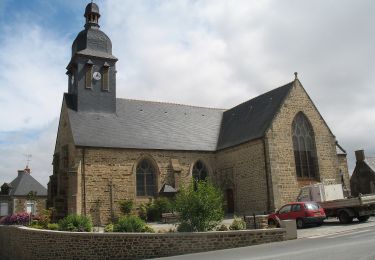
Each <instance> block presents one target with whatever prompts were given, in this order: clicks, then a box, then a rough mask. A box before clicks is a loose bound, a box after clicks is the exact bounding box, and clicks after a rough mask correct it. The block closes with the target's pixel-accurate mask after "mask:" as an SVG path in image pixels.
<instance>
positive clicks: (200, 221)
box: [175, 181, 224, 231]
mask: <svg viewBox="0 0 375 260" xmlns="http://www.w3.org/2000/svg"><path fill="white" fill-rule="evenodd" d="M175 209H176V211H177V212H178V213H179V216H180V220H181V224H180V227H179V228H178V230H179V231H208V230H213V229H214V228H215V227H216V226H217V225H218V224H219V223H220V222H221V221H222V219H223V217H224V210H223V194H222V192H221V191H220V190H219V189H218V188H216V187H215V186H214V185H213V184H211V183H210V182H208V181H198V182H195V181H194V182H191V183H190V184H189V185H188V186H187V187H182V188H181V189H180V191H179V193H178V194H177V196H176V201H175Z"/></svg>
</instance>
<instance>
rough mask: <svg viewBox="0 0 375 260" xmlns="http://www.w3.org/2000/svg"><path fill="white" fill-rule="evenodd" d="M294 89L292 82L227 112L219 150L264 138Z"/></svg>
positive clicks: (222, 127) (224, 115) (220, 136)
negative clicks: (286, 98)
mask: <svg viewBox="0 0 375 260" xmlns="http://www.w3.org/2000/svg"><path fill="white" fill-rule="evenodd" d="M292 87H293V82H290V83H288V84H286V85H284V86H282V87H279V88H276V89H274V90H271V91H269V92H267V93H264V94H262V95H260V96H258V97H256V98H253V99H251V100H249V101H247V102H244V103H242V104H239V105H238V106H236V107H234V108H232V109H229V110H227V111H225V112H224V114H223V120H222V124H221V130H220V135H219V141H218V146H217V148H218V150H220V149H223V148H227V147H231V146H234V145H238V144H241V143H243V142H246V141H250V140H254V139H257V138H260V137H263V136H264V134H265V132H266V130H267V129H268V127H269V126H270V124H271V123H272V120H273V118H274V117H275V115H276V113H277V112H278V110H279V108H280V106H281V104H282V103H283V101H284V99H285V97H286V96H287V94H288V93H289V91H290V89H291V88H292Z"/></svg>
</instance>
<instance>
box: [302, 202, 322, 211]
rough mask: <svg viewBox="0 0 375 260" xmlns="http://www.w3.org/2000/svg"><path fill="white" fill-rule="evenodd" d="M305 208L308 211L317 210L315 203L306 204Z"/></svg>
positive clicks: (317, 206)
mask: <svg viewBox="0 0 375 260" xmlns="http://www.w3.org/2000/svg"><path fill="white" fill-rule="evenodd" d="M305 208H306V209H308V210H319V205H318V204H315V203H306V204H305Z"/></svg>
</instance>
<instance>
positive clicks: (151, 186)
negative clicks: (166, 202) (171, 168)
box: [136, 159, 156, 196]
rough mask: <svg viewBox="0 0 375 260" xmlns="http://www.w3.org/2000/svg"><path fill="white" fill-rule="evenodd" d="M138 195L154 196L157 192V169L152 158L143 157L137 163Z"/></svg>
mask: <svg viewBox="0 0 375 260" xmlns="http://www.w3.org/2000/svg"><path fill="white" fill-rule="evenodd" d="M136 176H137V177H136V178H137V196H154V195H155V192H156V169H155V167H154V166H153V164H152V163H151V162H150V160H147V159H143V160H142V161H140V162H139V163H138V165H137V171H136Z"/></svg>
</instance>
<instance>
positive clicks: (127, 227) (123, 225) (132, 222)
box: [113, 215, 151, 232]
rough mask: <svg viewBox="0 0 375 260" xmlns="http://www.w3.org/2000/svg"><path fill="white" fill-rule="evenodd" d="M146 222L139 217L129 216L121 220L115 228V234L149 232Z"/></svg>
mask: <svg viewBox="0 0 375 260" xmlns="http://www.w3.org/2000/svg"><path fill="white" fill-rule="evenodd" d="M148 230H151V227H148V228H147V225H146V222H145V221H144V220H142V219H141V218H140V217H138V216H134V215H129V216H125V217H122V218H120V219H119V220H118V221H117V223H116V224H115V225H114V226H113V232H149V231H148Z"/></svg>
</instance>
